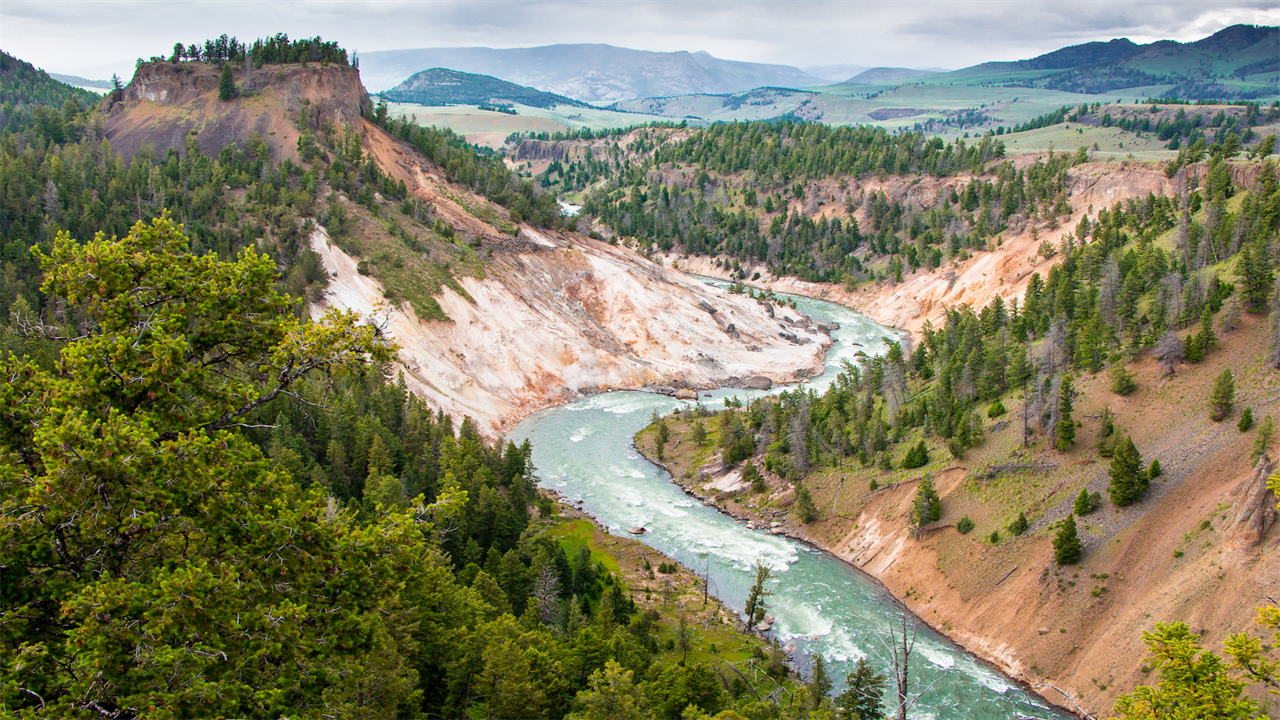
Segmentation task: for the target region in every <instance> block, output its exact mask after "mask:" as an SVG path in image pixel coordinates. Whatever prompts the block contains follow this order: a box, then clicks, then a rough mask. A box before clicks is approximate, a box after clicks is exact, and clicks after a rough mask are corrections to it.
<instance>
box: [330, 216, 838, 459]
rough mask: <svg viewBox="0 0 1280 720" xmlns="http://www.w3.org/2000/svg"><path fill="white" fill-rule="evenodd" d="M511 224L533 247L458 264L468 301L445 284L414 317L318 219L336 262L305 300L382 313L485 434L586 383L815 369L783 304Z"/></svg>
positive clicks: (781, 374)
mask: <svg viewBox="0 0 1280 720" xmlns="http://www.w3.org/2000/svg"><path fill="white" fill-rule="evenodd" d="M522 235H525V236H528V235H533V236H535V237H536V238H537V245H538V247H537V249H536V250H531V251H528V252H520V253H516V252H507V253H499V254H498V255H497V256H496V257H494V258H493V259H492V260H491V261H490V262H489V263H487V265H486V270H487V273H488V274H487V276H486V277H485V279H483V280H476V279H474V278H469V277H465V278H459V282H460V283H461V285H462V286H463V288H464V289H465V290H466V291H467V294H468V295H470V296H471V298H472V299H473V300H474V303H472V302H468V301H467V299H466V298H464V297H462V296H460V295H458V294H457V293H455V292H453V291H452V290H450V289H449V288H447V287H446V288H444V289H443V290H442V294H441V295H440V296H439V297H438V298H437V299H438V301H439V303H440V306H441V308H442V309H443V310H444V312H445V313H446V314H447V315H448V316H449V318H450V319H451V322H439V321H427V322H423V321H421V320H419V319H418V318H417V316H416V315H415V314H414V312H413V310H412V309H411V308H410V307H409V306H408V305H407V304H405V305H403V306H401V307H391V306H389V304H387V303H386V301H385V300H384V299H383V293H382V286H381V284H380V283H379V282H378V281H377V280H376V279H375V278H372V277H368V276H364V275H361V274H360V273H358V272H357V271H356V263H357V261H356V260H355V259H354V258H352V257H351V256H349V255H347V254H346V253H344V252H343V251H342V250H340V249H339V248H338V247H337V246H336V245H335V244H333V243H330V242H329V238H328V235H327V234H326V233H325V231H324V229H323V228H318V229H317V230H316V231H315V232H314V233H313V234H312V236H311V239H310V240H311V247H312V249H314V250H315V251H316V252H317V253H319V254H320V256H321V258H322V259H323V261H324V265H325V269H326V270H327V271H329V272H330V273H331V274H334V275H335V276H334V277H332V278H331V280H330V283H329V289H328V292H327V293H326V295H325V298H324V300H323V301H322V302H321V303H319V304H318V305H317V306H315V307H313V308H312V311H313V313H315V314H319V313H320V312H323V311H324V310H325V309H327V308H328V307H337V308H344V309H349V310H354V311H356V312H359V313H361V314H364V315H366V316H369V317H370V318H372V320H373V321H374V322H376V323H378V324H380V325H382V326H383V328H384V330H385V331H386V332H387V333H388V334H390V335H391V336H392V337H393V338H394V339H395V341H396V342H397V343H398V344H399V346H400V352H399V366H400V367H399V368H398V369H401V370H403V371H404V375H405V382H406V384H407V385H408V387H409V388H410V389H411V390H412V391H413V392H415V393H417V394H418V395H420V396H422V397H423V398H425V399H426V400H427V402H428V403H429V404H430V405H432V406H433V407H435V408H438V409H443V410H444V411H445V412H446V413H448V414H450V415H452V416H454V417H455V418H458V419H460V418H461V417H462V416H471V418H472V419H473V420H474V421H475V422H476V424H477V428H478V429H479V430H480V431H481V432H482V433H484V434H486V435H489V436H498V435H501V434H502V433H503V432H504V431H505V430H507V429H509V428H510V427H511V426H513V425H514V424H515V423H517V422H519V421H520V420H521V419H522V418H524V417H525V416H526V415H528V414H530V413H532V412H534V411H536V410H539V409H541V408H544V407H547V406H550V405H555V404H558V403H562V402H567V401H569V400H572V399H574V398H576V397H579V396H580V395H581V394H583V393H590V392H599V391H603V390H608V389H630V388H637V387H640V386H644V385H670V384H673V383H678V382H684V383H687V384H689V385H690V386H693V387H700V388H702V387H712V386H716V385H719V384H722V383H723V382H724V381H725V380H727V379H729V378H731V377H736V378H746V377H751V376H764V377H767V378H769V379H770V380H772V381H773V382H794V381H796V380H799V379H802V378H804V377H808V376H809V375H811V374H816V373H817V372H819V371H820V370H821V367H822V358H823V355H824V353H825V350H826V347H827V346H828V345H829V344H830V342H831V340H830V338H828V337H827V336H826V335H825V334H823V333H820V332H818V331H817V329H816V327H814V326H812V325H810V324H808V323H807V322H806V321H805V319H804V318H802V317H800V316H799V315H798V314H797V313H795V311H793V310H790V309H789V308H780V307H775V308H773V315H775V316H776V317H772V316H770V314H769V312H767V308H766V306H765V305H764V304H763V303H762V302H759V301H756V300H752V299H750V298H748V297H745V296H742V295H731V294H729V293H728V292H726V291H724V290H721V289H719V288H715V287H711V286H708V285H705V284H704V283H702V282H699V281H697V280H694V279H692V278H690V277H688V276H686V275H684V274H683V273H681V272H679V271H676V270H671V269H669V268H664V267H662V266H659V265H655V264H654V263H652V262H649V261H648V260H646V259H644V258H642V257H640V256H639V255H637V254H635V253H634V252H632V251H630V250H626V249H622V248H618V247H614V246H611V245H608V244H606V243H602V242H597V241H594V240H591V239H589V238H585V237H581V236H572V238H571V239H570V238H565V237H563V236H558V235H553V234H550V233H545V234H544V233H536V232H534V231H530V230H527V229H526V231H524V232H522ZM570 240H571V242H570ZM709 310H714V311H715V312H709ZM730 326H732V328H730ZM784 335H785V336H786V337H784Z"/></svg>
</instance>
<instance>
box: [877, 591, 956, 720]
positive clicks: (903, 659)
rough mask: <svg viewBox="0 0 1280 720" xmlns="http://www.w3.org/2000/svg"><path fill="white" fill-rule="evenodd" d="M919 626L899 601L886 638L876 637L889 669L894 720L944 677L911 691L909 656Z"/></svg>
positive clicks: (904, 716)
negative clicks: (891, 675) (893, 696)
mask: <svg viewBox="0 0 1280 720" xmlns="http://www.w3.org/2000/svg"><path fill="white" fill-rule="evenodd" d="M919 628H920V623H919V621H917V620H916V619H915V618H914V617H912V616H911V612H910V611H908V610H907V608H906V607H905V606H903V605H901V604H899V606H898V616H897V617H896V618H895V619H894V620H892V621H891V622H890V623H889V637H888V638H887V639H886V638H881V639H880V642H881V644H882V645H883V646H884V647H885V650H886V655H887V658H886V659H887V660H889V661H890V663H891V668H890V669H891V670H892V671H893V684H894V692H895V694H896V695H897V698H898V702H897V711H896V714H895V717H896V718H897V720H907V712H908V711H910V710H911V708H912V707H914V706H915V704H916V703H917V702H919V701H920V698H921V697H922V696H923V695H924V694H925V693H927V692H929V690H931V689H932V688H933V686H934V685H936V684H937V683H938V682H939V681H940V680H942V678H943V677H944V674H940V675H939V676H938V677H937V678H935V679H934V681H933V682H931V683H929V684H928V685H926V686H924V687H923V688H921V689H920V690H919V692H915V693H912V692H911V678H910V670H911V655H912V654H913V653H914V652H915V647H916V638H917V635H918V633H919Z"/></svg>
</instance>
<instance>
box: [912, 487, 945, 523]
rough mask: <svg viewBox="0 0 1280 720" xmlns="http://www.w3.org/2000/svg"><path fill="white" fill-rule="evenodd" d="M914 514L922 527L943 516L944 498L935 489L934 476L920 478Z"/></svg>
mask: <svg viewBox="0 0 1280 720" xmlns="http://www.w3.org/2000/svg"><path fill="white" fill-rule="evenodd" d="M912 515H913V517H914V519H915V521H916V524H917V525H919V526H920V527H924V526H925V525H928V524H929V523H931V522H934V521H935V520H937V519H938V518H940V517H942V500H941V499H940V498H939V497H938V492H937V491H936V490H934V489H933V478H930V477H928V476H925V477H923V478H920V486H919V487H918V488H916V500H915V507H914V509H913V510H912Z"/></svg>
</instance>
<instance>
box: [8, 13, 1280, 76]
mask: <svg viewBox="0 0 1280 720" xmlns="http://www.w3.org/2000/svg"><path fill="white" fill-rule="evenodd" d="M1236 23H1250V24H1258V25H1280V7H1278V6H1277V3H1276V0H1229V1H1219V0H1194V1H1185V0H1164V1H1162V2H1123V1H1121V0H1005V1H1003V2H991V1H983V2H966V1H957V0H894V1H893V2H883V1H862V0H845V1H837V2H820V1H813V2H795V1H790V0H772V1H768V2H765V1H752V0H699V1H696V2H685V1H681V0H665V1H657V2H654V1H652V0H572V1H564V2H540V1H538V0H343V1H341V2H334V1H331V0H295V1H292V2H262V1H260V0H253V1H250V0H217V1H216V2H209V1H206V0H188V1H183V0H38V1H32V0H3V2H0V49H2V50H4V51H5V52H8V53H9V54H11V55H15V56H17V57H19V58H21V59H23V60H26V61H28V62H31V63H33V64H35V65H36V66H37V67H41V68H43V69H45V70H47V71H50V72H62V73H68V74H75V75H81V76H84V77H89V78H91V79H105V78H107V77H109V76H110V75H111V73H112V72H118V73H119V74H120V76H121V77H122V78H124V79H128V78H129V77H130V76H132V71H133V65H134V61H135V59H136V58H138V57H151V56H152V55H167V54H168V53H169V52H170V51H171V48H172V47H173V44H174V43H175V42H183V43H190V42H193V41H203V40H205V39H207V38H210V37H215V36H217V35H220V34H222V33H224V32H225V33H228V34H231V35H235V36H237V37H238V38H240V39H241V40H246V39H250V40H251V39H253V38H256V37H264V36H267V35H273V34H275V33H277V32H285V33H288V34H289V35H290V36H292V37H311V36H315V35H320V36H322V37H323V38H324V39H326V40H336V41H337V42H338V43H339V44H340V45H342V46H343V47H345V48H347V49H349V50H356V51H357V52H369V51H374V50H395V49H403V48H420V47H453V46H487V47H529V46H536V45H550V44H556V43H607V44H610V45H617V46H620V47H629V48H635V49H639V50H656V51H676V50H688V51H697V50H705V51H707V52H709V53H711V54H712V55H715V56H717V57H720V58H725V59H729V60H745V61H751V62H768V63H780V64H786V65H795V66H797V67H806V66H817V65H835V64H850V65H864V66H901V67H916V68H926V67H940V68H951V69H955V68H961V67H966V66H969V65H974V64H977V63H980V62H985V61H991V60H1020V59H1024V58H1029V57H1034V56H1036V55H1039V54H1042V53H1045V52H1049V51H1051V50H1056V49H1058V48H1060V47H1064V46H1067V45H1074V44H1078V43H1082V42H1090V41H1094V40H1109V39H1112V38H1116V37H1127V38H1129V39H1131V40H1133V41H1134V42H1139V43H1142V42H1151V41H1153V40H1160V39H1172V40H1180V41H1184V42H1185V41H1190V40H1198V39H1200V38H1202V37H1206V36H1208V35H1211V34H1212V33H1214V32H1216V31H1217V30H1220V29H1222V28H1224V27H1227V26H1229V25H1234V24H1236Z"/></svg>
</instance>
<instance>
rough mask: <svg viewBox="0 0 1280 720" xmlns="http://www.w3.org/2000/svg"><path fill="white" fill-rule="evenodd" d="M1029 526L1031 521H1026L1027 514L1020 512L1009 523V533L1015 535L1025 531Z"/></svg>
mask: <svg viewBox="0 0 1280 720" xmlns="http://www.w3.org/2000/svg"><path fill="white" fill-rule="evenodd" d="M1029 527H1031V523H1029V522H1027V514H1026V513H1025V512H1020V513H1018V517H1017V519H1016V520H1014V521H1013V522H1011V523H1009V533H1010V534H1011V535H1013V536H1015V537H1016V536H1018V535H1021V534H1022V533H1024V532H1026V531H1027V528H1029Z"/></svg>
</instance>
